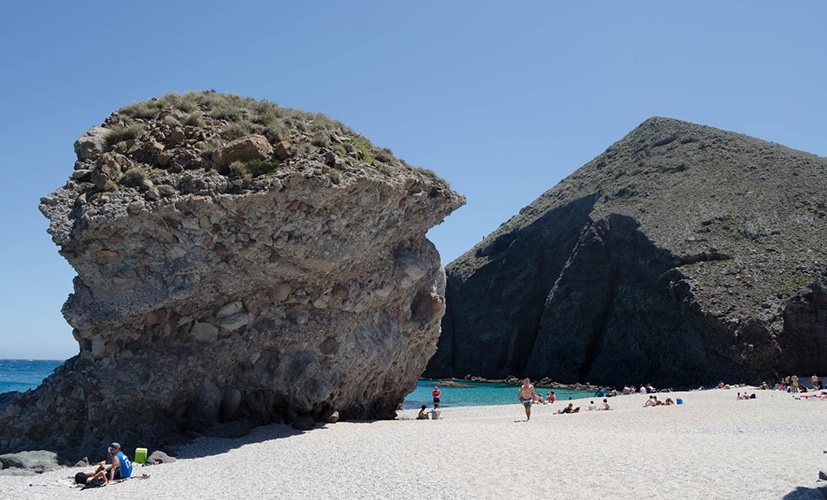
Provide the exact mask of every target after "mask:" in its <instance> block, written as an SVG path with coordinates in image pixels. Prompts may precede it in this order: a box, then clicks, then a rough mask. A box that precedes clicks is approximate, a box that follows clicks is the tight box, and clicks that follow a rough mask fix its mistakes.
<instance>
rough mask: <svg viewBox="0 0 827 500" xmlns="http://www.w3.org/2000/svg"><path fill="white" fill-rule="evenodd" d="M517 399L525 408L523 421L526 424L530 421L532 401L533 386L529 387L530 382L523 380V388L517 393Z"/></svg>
mask: <svg viewBox="0 0 827 500" xmlns="http://www.w3.org/2000/svg"><path fill="white" fill-rule="evenodd" d="M517 397H518V398H520V403H522V404H523V406H524V407H525V421H526V422H528V421H529V420H531V403H532V401H534V386H533V385H531V380H529V379H525V380H523V386H522V387H520V390H519V391H518V392H517Z"/></svg>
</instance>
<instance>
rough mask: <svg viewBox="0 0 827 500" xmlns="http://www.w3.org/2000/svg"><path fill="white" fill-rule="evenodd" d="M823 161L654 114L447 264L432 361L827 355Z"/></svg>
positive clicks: (545, 372)
mask: <svg viewBox="0 0 827 500" xmlns="http://www.w3.org/2000/svg"><path fill="white" fill-rule="evenodd" d="M825 193H827V159H825V158H820V157H817V156H814V155H811V154H807V153H802V152H799V151H794V150H791V149H788V148H785V147H783V146H779V145H777V144H772V143H768V142H764V141H761V140H757V139H753V138H750V137H746V136H743V135H739V134H735V133H731V132H724V131H721V130H716V129H713V128H710V127H704V126H699V125H693V124H690V123H684V122H680V121H676V120H669V119H664V118H653V119H650V120H647V121H646V122H644V123H643V124H642V125H640V126H639V127H638V128H636V129H635V130H634V131H632V132H631V133H630V134H629V135H627V136H626V137H624V138H623V139H622V140H621V141H619V142H617V143H616V144H614V145H612V146H611V147H610V148H609V149H607V150H606V151H605V152H604V153H603V154H601V155H600V156H598V157H597V158H595V159H594V160H592V161H591V162H589V163H588V164H586V165H585V166H583V167H582V168H580V169H579V170H577V171H576V172H575V173H574V174H572V175H571V176H569V177H568V178H566V179H564V180H563V181H562V182H561V183H560V184H558V185H557V186H555V187H554V188H552V189H551V190H549V191H547V192H546V193H544V194H543V195H542V196H541V197H540V198H539V199H537V200H536V201H534V202H533V203H532V204H531V205H529V206H527V207H525V208H524V209H522V210H521V211H520V214H519V215H517V216H515V217H513V218H512V219H511V220H509V221H508V222H506V223H504V224H503V225H502V226H501V227H500V228H499V229H497V230H496V231H495V232H494V233H492V234H491V235H489V236H488V237H486V238H485V239H484V240H483V241H482V242H481V243H480V244H478V245H477V246H476V247H474V248H473V249H471V250H470V251H469V252H467V253H466V254H464V255H463V256H461V257H460V258H458V259H457V260H456V261H454V262H452V263H451V264H450V265H449V266H448V268H447V273H448V290H447V293H446V297H447V301H448V311H447V313H446V315H445V317H444V318H443V333H442V336H441V337H440V340H439V348H438V351H437V354H436V355H435V357H434V358H433V359H432V360H431V362H430V364H429V367H428V370H427V371H426V375H428V376H457V377H462V376H465V375H467V374H472V375H478V376H483V377H489V378H501V377H504V376H507V375H512V374H513V375H520V376H523V375H527V376H531V377H537V378H540V377H546V376H548V377H551V378H553V379H554V380H557V381H561V382H574V381H589V382H592V383H600V384H613V385H623V384H624V383H627V384H632V383H633V384H639V383H641V382H643V383H646V382H649V381H652V382H654V383H657V384H661V385H676V386H693V385H694V386H697V385H699V384H702V383H703V384H706V383H710V382H717V381H718V379H721V378H723V379H725V380H732V381H735V380H746V381H758V380H760V379H761V378H771V377H774V376H776V375H777V374H779V373H786V374H790V373H793V372H798V373H799V374H802V373H803V374H804V375H810V374H812V373H813V372H818V373H824V372H825V371H827V292H826V291H825V283H827V276H826V274H827V272H825V269H826V268H827V217H825V215H827V198H826V197H825Z"/></svg>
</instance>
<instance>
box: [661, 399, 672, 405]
mask: <svg viewBox="0 0 827 500" xmlns="http://www.w3.org/2000/svg"><path fill="white" fill-rule="evenodd" d="M673 404H675V401H673V400H672V398H666V401H664V402H663V406H669V405H673Z"/></svg>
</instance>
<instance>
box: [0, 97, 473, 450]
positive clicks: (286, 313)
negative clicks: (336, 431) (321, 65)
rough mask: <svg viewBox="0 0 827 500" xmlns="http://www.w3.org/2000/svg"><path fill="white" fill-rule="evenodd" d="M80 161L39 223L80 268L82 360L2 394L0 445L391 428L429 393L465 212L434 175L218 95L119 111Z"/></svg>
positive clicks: (73, 310)
mask: <svg viewBox="0 0 827 500" xmlns="http://www.w3.org/2000/svg"><path fill="white" fill-rule="evenodd" d="M75 151H76V153H77V156H78V161H77V163H76V164H75V170H74V173H73V174H72V176H71V178H70V180H69V181H68V182H67V184H66V185H65V186H63V187H61V188H60V189H58V190H56V191H55V192H53V193H52V194H50V195H48V196H46V197H45V198H43V199H42V200H41V211H42V212H43V213H44V214H45V215H46V216H47V217H48V218H49V219H50V221H51V226H50V229H49V233H50V234H51V235H52V238H53V240H54V242H55V243H56V244H57V245H58V246H59V247H60V254H61V255H63V256H64V257H65V258H66V259H67V260H68V261H69V263H70V264H71V265H72V267H74V269H75V270H76V271H77V273H78V276H77V277H76V278H75V281H74V293H73V294H72V295H71V296H70V297H69V299H68V301H67V302H66V304H65V306H64V309H63V313H64V315H65V317H66V319H67V321H68V322H69V323H70V324H71V326H72V327H73V329H74V330H73V333H74V336H75V338H76V339H77V341H78V343H79V345H80V354H79V355H78V356H76V357H74V358H72V359H70V360H69V361H67V362H66V364H64V365H63V366H62V367H61V368H59V369H58V370H57V371H56V373H55V374H54V375H52V376H51V377H49V378H48V379H47V380H46V381H45V382H44V384H43V385H42V386H41V387H40V388H38V389H37V390H35V391H32V392H27V393H25V394H17V393H11V394H8V395H4V396H3V398H2V400H0V428H2V429H3V433H2V435H0V452H8V451H15V450H20V449H32V448H44V449H53V450H58V451H60V452H61V453H62V454H63V455H64V456H68V457H71V456H82V455H85V454H88V453H92V452H94V451H98V452H100V450H101V449H105V446H104V445H105V443H107V442H109V441H112V440H118V441H120V442H121V443H124V445H125V446H127V447H134V446H142V445H144V446H156V445H159V444H162V443H164V442H169V441H170V439H174V438H175V436H176V435H178V434H181V433H187V432H207V433H210V432H212V433H215V434H219V435H220V434H224V433H234V432H238V430H239V428H243V427H245V426H250V425H254V424H257V423H267V422H273V421H280V420H284V421H294V422H296V423H297V425H301V426H305V427H306V426H308V425H312V419H314V418H315V419H317V420H318V419H323V418H326V417H327V416H328V415H329V414H330V413H331V412H333V411H338V412H339V414H340V415H341V417H342V418H388V417H392V416H393V415H394V410H395V409H396V406H397V405H398V403H399V402H400V401H401V400H402V399H403V397H404V396H405V395H406V394H407V393H408V392H410V391H411V390H413V389H414V387H415V385H416V381H417V379H418V377H419V375H420V374H421V373H422V371H423V370H424V368H425V366H426V363H427V362H428V359H429V358H430V357H431V356H432V354H433V353H434V351H435V350H436V341H437V338H438V336H439V329H440V319H441V317H442V314H443V312H444V298H443V293H444V280H445V278H444V271H443V269H442V264H441V262H440V258H439V254H438V253H437V251H436V249H435V248H434V246H433V245H432V244H431V243H430V242H429V241H428V240H427V239H426V238H425V233H426V231H427V230H428V229H429V228H430V227H432V226H434V225H436V224H439V223H440V222H442V220H443V219H444V218H445V217H446V216H447V215H448V214H450V213H451V212H452V211H453V210H455V209H457V208H458V207H460V206H461V205H463V204H464V198H463V197H462V196H460V195H458V194H457V193H455V192H454V191H452V190H451V189H450V188H449V187H448V185H447V184H446V183H445V181H443V180H441V179H439V178H438V177H436V176H435V175H434V174H433V172H430V171H428V170H425V169H419V168H412V167H410V166H409V165H407V164H406V163H405V162H403V161H401V160H398V159H396V158H395V157H394V156H393V154H392V152H391V151H390V150H388V149H379V148H376V147H374V146H373V145H372V144H371V143H370V142H368V141H367V140H366V139H365V138H364V137H362V136H360V135H358V134H356V133H354V132H353V131H352V130H350V129H349V128H347V127H345V126H344V125H342V124H341V123H339V122H336V121H333V120H331V119H329V118H327V117H325V116H323V115H319V114H315V115H313V114H308V113H304V112H301V111H296V110H289V109H285V108H281V107H278V106H276V105H274V104H271V103H268V102H258V101H255V100H252V99H242V98H240V97H237V96H231V95H223V94H215V93H212V92H205V93H200V92H199V93H188V94H185V95H183V96H179V95H174V94H173V95H168V96H164V97H163V98H161V99H153V100H151V101H148V102H145V103H140V104H136V105H133V106H130V107H127V108H124V109H121V110H119V111H117V112H115V113H114V114H112V116H110V117H109V118H108V119H107V120H106V122H105V123H104V124H103V126H102V127H93V128H92V129H90V131H89V132H88V133H87V134H85V135H84V136H83V137H81V138H80V139H79V140H78V142H77V143H76V144H75ZM126 443H129V444H126Z"/></svg>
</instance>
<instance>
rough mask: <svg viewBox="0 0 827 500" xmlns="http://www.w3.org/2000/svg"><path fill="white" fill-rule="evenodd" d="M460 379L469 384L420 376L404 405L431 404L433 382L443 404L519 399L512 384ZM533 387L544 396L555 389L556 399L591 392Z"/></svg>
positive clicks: (576, 396)
mask: <svg viewBox="0 0 827 500" xmlns="http://www.w3.org/2000/svg"><path fill="white" fill-rule="evenodd" d="M459 383H460V384H462V385H469V386H471V387H445V386H443V385H441V384H442V381H441V380H420V381H419V383H418V384H417V385H416V390H415V391H413V392H412V393H410V394H408V396H407V397H406V398H405V408H406V409H412V408H419V407H420V406H422V405H428V407H429V408H430V407H431V406H432V405H433V401H434V400H433V396H431V391H433V390H434V384H436V385H439V390H440V392H441V393H442V394H441V395H440V398H439V405H440V406H442V407H446V406H489V405H507V404H513V403H517V402H518V400H517V391H518V390H519V389H520V388H519V387H516V386H513V385H508V384H496V383H482V382H459ZM535 390H536V392H537V394H542V395H543V397H544V398H545V397H546V393H547V392H551V391H554V395H555V396H557V399H558V400H567V399H569V397H571V398H572V399H583V398H588V397H591V396H594V393H593V392H591V391H574V390H566V389H547V388H544V387H537V388H536V389H535Z"/></svg>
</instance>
